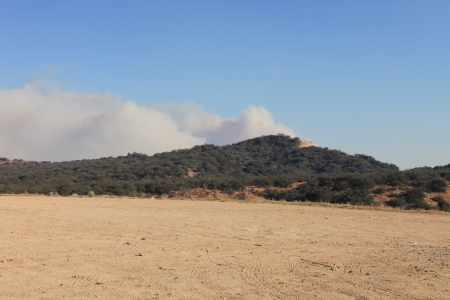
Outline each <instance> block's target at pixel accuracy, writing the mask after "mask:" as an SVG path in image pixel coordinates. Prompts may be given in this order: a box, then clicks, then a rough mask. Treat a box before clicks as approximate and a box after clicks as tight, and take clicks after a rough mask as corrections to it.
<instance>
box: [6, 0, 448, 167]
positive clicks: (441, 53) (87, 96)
mask: <svg viewBox="0 0 450 300" xmlns="http://www.w3.org/2000/svg"><path fill="white" fill-rule="evenodd" d="M449 16H450V1H447V0H442V1H436V0H429V1H424V0H420V1H415V0H396V1H392V0H389V1H383V0H380V1H378V0H377V1H360V0H358V1H356V0H354V1H346V0H342V1H340V0H330V1H325V0H324V1H320V0H318V1H301V0H298V1H287V0H286V1H265V0H257V1H253V0H248V1H245V0H239V1H233V0H227V1H220V0H214V1H211V0H206V1H196V0H189V1H186V0H183V1H175V0H168V1H162V0H161V1H156V0H153V1H147V0H145V1H144V0H142V1H136V0H127V1H118V0H89V1H84V0H77V1H60V0H40V1H35V0H32V1H24V0H14V1H12V0H0V104H1V106H2V107H0V118H1V119H2V120H0V156H5V157H10V158H24V159H38V160H39V159H42V160H44V159H45V160H64V159H72V158H82V157H80V156H83V153H86V155H85V156H84V158H90V157H95V156H96V155H104V156H107V155H113V156H115V155H125V154H126V153H121V151H125V150H130V151H131V152H132V151H137V152H139V151H143V152H147V153H149V154H151V152H158V151H166V150H170V149H177V148H183V147H190V146H192V145H193V144H196V143H204V142H216V143H218V144H224V143H227V142H235V141H237V140H236V139H240V138H248V137H252V136H251V135H257V134H260V133H263V134H264V133H271V131H279V132H285V133H289V134H291V135H292V134H293V133H295V134H296V135H298V136H300V137H301V138H305V139H310V140H312V141H314V142H316V143H317V144H318V145H320V146H322V147H328V148H332V149H340V150H342V151H344V152H347V153H350V154H355V153H362V154H367V155H371V156H374V157H375V158H376V159H378V160H381V161H384V162H389V163H394V164H396V165H398V166H399V167H400V168H401V169H407V168H413V167H420V166H436V165H446V164H449V163H450V17H449ZM43 86H44V87H43ZM49 95H50V96H53V98H51V97H50V96H49ZM45 97H47V98H45ZM102 97H103V98H102ZM99 98H102V99H100V100H99ZM58 99H64V100H58ZM55 101H56V102H55ZM57 101H60V102H61V103H62V102H64V103H65V104H64V105H62V104H61V103H59V102H58V103H57ZM71 101H72V103H69V102H71ZM102 101H103V102H102ZM105 101H106V102H105ZM87 102H89V103H90V104H89V103H87ZM80 103H82V104H80ZM92 103H95V105H94V104H92ZM102 103H103V104H102ZM91 104H92V105H91ZM58 105H59V106H58ZM57 106H58V107H59V108H58V109H57V108H55V107H57ZM60 106H61V107H60ZM62 106H64V107H62ZM105 107H109V108H108V109H106V108H105ZM118 107H120V108H118ZM24 111H27V114H24ZM143 112H145V113H143ZM46 113H48V114H47V115H46ZM71 113H73V114H71ZM32 114H39V115H40V116H42V117H40V118H37V117H36V118H34V119H33V118H31V119H30V118H28V117H27V116H31V115H32ZM57 114H59V115H60V116H63V117H62V118H61V120H58V119H57V118H56V117H55V119H52V118H53V117H52V116H55V115H57ZM43 116H45V118H44V117H43ZM83 116H86V118H84V119H83ZM134 116H135V117H134ZM25 117H27V118H25ZM69 119H70V120H71V121H70V122H71V123H70V124H69V123H67V124H66V123H64V122H66V121H67V120H69ZM150 119H151V120H163V121H161V122H162V123H161V122H160V123H158V124H165V125H161V126H159V125H155V122H153V123H152V122H151V121H150ZM263 119H264V120H266V121H267V120H269V121H267V122H266V123H264V122H265V121H264V120H263ZM49 120H50V121H49ZM180 120H181V121H180ZM57 121H59V122H63V123H61V124H64V125H63V126H59V125H57V124H58V123H57ZM171 121H173V123H171ZM67 122H69V121H67ZM164 122H166V123H164ZM25 123H26V124H25ZM132 123H133V124H134V125H133V126H135V127H133V126H132V127H127V126H128V125H130V124H132ZM193 123H195V124H193ZM24 124H25V125H24ZM40 124H44V125H40ZM80 124H81V125H80ZM93 124H94V125H95V124H100V125H99V126H97V127H95V128H96V129H94V125H93ZM112 124H113V125H112ZM21 126H24V127H21ZM89 126H91V127H89ZM102 126H103V127H102ZM112 126H116V127H117V128H116V129H114V130H112V131H107V129H106V128H108V130H109V129H110V128H112ZM130 126H131V125H130ZM1 127H3V128H1ZM59 127H63V128H59ZM172 127H173V128H172ZM97 128H103V129H102V130H99V129H97ZM133 128H134V129H136V128H140V129H142V128H144V129H145V131H142V132H140V133H137V134H136V136H134V137H131V136H133V132H135V131H138V130H137V129H136V130H134V129H133ZM167 128H172V129H170V130H172V131H170V132H168V133H167V134H161V133H164V130H166V129H167ZM209 128H214V130H212V129H211V130H210V131H208V132H205V130H206V129H209ZM261 128H265V129H264V130H265V131H264V130H262V129H261ZM258 129H261V130H259V131H258ZM95 130H97V131H96V133H95V135H91V136H89V135H90V134H91V133H92V132H93V131H95ZM121 130H122V131H123V132H121ZM202 130H203V131H202ZM233 130H234V131H233ZM244 131H245V134H241V132H244ZM44 132H45V133H44ZM156 132H159V133H160V135H157V134H156ZM230 132H231V133H232V135H233V138H234V139H233V138H232V137H230V135H231V134H230ZM83 133H84V134H85V135H83ZM274 133H275V132H274ZM146 134H148V135H149V136H150V137H151V138H152V145H155V144H161V145H164V147H161V148H157V147H156V148H151V147H153V146H150V145H141V144H139V141H142V140H143V139H145V136H146ZM227 134H228V135H227ZM87 136H89V138H87ZM108 136H109V139H108ZM123 136H125V137H127V138H129V141H128V142H127V143H125V142H123V141H122V142H120V140H121V137H123ZM221 137H223V138H221ZM132 138H133V139H132ZM156 138H158V139H159V140H157V141H155V140H154V139H156ZM69 139H70V141H72V143H71V142H69ZM30 141H32V143H31V142H30ZM40 141H41V142H40ZM93 141H95V142H93ZM102 141H103V142H102ZM113 141H115V142H116V143H119V144H120V143H121V144H127V145H136V146H135V147H136V148H137V149H135V150H133V149H132V147H131V146H130V148H127V149H125V148H123V147H118V148H117V149H116V150H115V151H112V152H111V153H110V154H109V153H107V150H104V151H97V152H96V151H94V150H93V148H94V147H101V145H106V146H108V147H109V149H113V148H114V147H113ZM179 141H183V142H180V143H178V142H179ZM75 142H77V143H75ZM2 144H3V146H2ZM61 144H63V145H66V146H64V147H65V148H64V147H63V148H58V147H57V146H56V145H61ZM77 144H78V145H83V147H81V148H80V149H81V150H83V151H85V152H81V153H73V155H72V156H70V155H69V156H67V157H66V156H64V155H62V154H55V153H56V152H55V151H59V152H61V151H65V152H64V153H68V152H70V151H72V150H69V146H70V147H77V146H76V145H77ZM46 145H47V146H46ZM106 146H105V147H106ZM50 148H51V149H50ZM52 149H53V150H52ZM141 149H142V150H141ZM81 150H80V151H81ZM52 151H53V152H52ZM89 151H91V152H89ZM105 151H106V152H105ZM33 152H35V153H41V154H40V156H39V155H37V156H36V157H33V155H32V154H30V153H33ZM59 152H58V153H59ZM119 152H120V153H119ZM19 155H24V156H27V157H18V156H19ZM52 155H53V156H52ZM12 156H15V157H12Z"/></svg>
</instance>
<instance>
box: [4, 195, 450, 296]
mask: <svg viewBox="0 0 450 300" xmlns="http://www.w3.org/2000/svg"><path fill="white" fill-rule="evenodd" d="M0 225H1V226H0V287H1V288H0V298H1V299H61V298H63V297H65V298H67V299H91V298H97V299H358V300H362V299H450V215H449V214H423V213H403V212H392V211H376V210H358V209H342V208H338V207H335V206H329V207H321V206H307V205H304V204H297V203H295V204H293V203H284V204H283V203H276V204H274V203H254V202H253V203H242V202H231V201H230V202H220V201H191V200H172V199H166V200H161V199H138V198H136V199H131V198H101V197H94V198H81V197H44V196H1V197H0Z"/></svg>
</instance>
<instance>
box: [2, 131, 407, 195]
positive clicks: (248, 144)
mask: <svg viewBox="0 0 450 300" xmlns="http://www.w3.org/2000/svg"><path fill="white" fill-rule="evenodd" d="M299 144H300V140H299V139H298V138H290V137H288V136H284V135H271V136H263V137H259V138H254V139H250V140H247V141H244V142H240V143H237V144H233V145H228V146H222V147H219V146H214V145H201V146H195V147H193V148H192V149H184V150H175V151H171V152H166V153H159V154H155V155H153V156H148V155H145V154H138V153H133V154H128V155H127V156H119V157H116V158H113V157H109V158H100V159H93V160H77V161H69V162H56V163H51V162H24V161H22V160H17V159H16V160H14V161H7V160H6V159H3V161H4V163H3V164H0V185H1V186H3V187H5V186H8V185H12V184H15V185H26V186H28V187H32V186H36V185H42V184H48V183H54V182H66V183H67V182H68V183H73V184H80V183H82V184H89V185H91V184H92V183H96V182H99V181H110V180H113V181H117V180H118V181H129V182H136V181H160V180H164V179H168V178H186V177H196V178H213V177H223V176H233V177H238V176H247V175H252V176H276V175H287V174H296V173H307V174H328V173H348V172H350V173H368V172H386V171H396V170H398V168H397V167H396V166H395V165H392V164H387V163H381V162H379V161H377V160H375V159H374V158H372V157H370V156H366V155H348V154H346V153H344V152H341V151H337V150H330V149H327V148H320V147H304V148H300V147H299Z"/></svg>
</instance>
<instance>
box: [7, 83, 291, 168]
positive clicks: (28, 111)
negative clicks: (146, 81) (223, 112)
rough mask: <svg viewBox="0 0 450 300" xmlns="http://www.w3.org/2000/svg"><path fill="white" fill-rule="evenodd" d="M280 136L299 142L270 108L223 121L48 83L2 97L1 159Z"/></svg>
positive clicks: (184, 107) (180, 106) (149, 150)
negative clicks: (277, 120)
mask: <svg viewBox="0 0 450 300" xmlns="http://www.w3.org/2000/svg"><path fill="white" fill-rule="evenodd" d="M277 133H284V134H288V135H290V136H296V134H295V132H294V131H292V130H291V129H289V128H288V127H286V126H284V125H283V124H281V123H276V122H275V121H274V119H273V117H272V115H271V114H270V113H269V112H268V111H267V110H266V109H265V108H264V107H255V106H249V107H248V108H247V109H246V110H244V111H243V112H242V113H241V115H240V116H239V117H235V118H221V117H220V116H219V115H217V114H212V113H208V112H207V111H205V110H204V109H203V108H202V107H201V106H200V105H198V104H196V103H193V102H188V103H166V104H149V105H138V104H136V103H134V102H133V101H123V100H122V98H121V97H119V96H116V95H111V94H105V95H99V94H87V93H86V94H85V93H75V92H65V91H63V90H61V89H59V88H57V87H55V86H54V85H51V84H48V83H45V82H44V83H43V82H34V83H31V84H26V85H24V86H23V87H21V88H18V89H9V90H0V157H7V158H10V159H13V158H18V159H25V160H35V161H67V160H75V159H89V158H100V157H105V156H119V155H126V154H127V153H130V152H139V153H146V154H149V155H152V154H154V153H158V152H164V151H170V150H174V149H182V148H190V147H193V146H195V145H199V144H204V143H212V144H216V145H225V144H230V143H235V142H239V141H242V140H245V139H249V138H253V137H257V136H261V135H268V134H277Z"/></svg>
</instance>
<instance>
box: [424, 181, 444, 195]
mask: <svg viewBox="0 0 450 300" xmlns="http://www.w3.org/2000/svg"><path fill="white" fill-rule="evenodd" d="M427 188H428V189H429V190H430V191H431V192H435V193H445V191H446V190H447V183H446V182H445V180H442V179H435V180H432V181H430V182H429V183H428V186H427Z"/></svg>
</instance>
